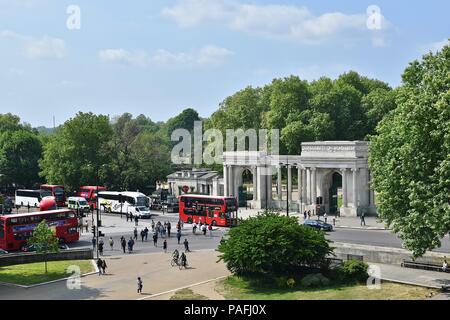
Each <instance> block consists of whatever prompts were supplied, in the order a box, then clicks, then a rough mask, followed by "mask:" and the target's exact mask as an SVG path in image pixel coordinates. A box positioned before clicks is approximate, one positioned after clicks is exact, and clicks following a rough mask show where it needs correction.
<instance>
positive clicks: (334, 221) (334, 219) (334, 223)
mask: <svg viewBox="0 0 450 320" xmlns="http://www.w3.org/2000/svg"><path fill="white" fill-rule="evenodd" d="M335 225H336V218H333V226H335Z"/></svg>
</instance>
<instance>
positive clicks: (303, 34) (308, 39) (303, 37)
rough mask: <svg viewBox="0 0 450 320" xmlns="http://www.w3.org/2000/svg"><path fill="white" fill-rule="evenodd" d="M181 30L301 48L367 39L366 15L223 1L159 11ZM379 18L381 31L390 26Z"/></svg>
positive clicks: (191, 1) (190, 1) (182, 1)
mask: <svg viewBox="0 0 450 320" xmlns="http://www.w3.org/2000/svg"><path fill="white" fill-rule="evenodd" d="M162 15H163V16H165V17H167V18H171V19H173V20H174V21H176V22H177V23H178V25H179V26H181V27H193V26H196V25H200V24H205V23H218V24H222V25H225V26H227V27H228V28H230V29H232V30H236V31H240V32H244V33H246V34H250V35H256V36H263V37H268V38H280V39H286V40H291V41H295V42H299V43H303V44H320V43H323V42H324V41H326V40H328V39H330V38H332V37H336V36H340V37H344V38H345V37H346V38H352V37H354V36H356V35H360V36H362V35H368V34H370V33H369V30H368V28H367V24H366V22H367V14H366V12H364V13H361V14H344V13H341V12H328V13H324V14H322V15H318V16H316V15H314V14H312V13H311V12H310V11H309V9H308V8H307V7H304V6H298V5H278V4H265V5H255V4H245V3H242V2H239V1H237V0H235V1H225V0H179V2H178V3H177V4H176V5H174V6H172V7H166V8H164V9H163V10H162ZM381 18H382V24H381V27H382V29H385V28H387V27H388V26H389V23H388V21H387V20H386V19H385V18H384V17H381Z"/></svg>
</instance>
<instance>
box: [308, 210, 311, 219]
mask: <svg viewBox="0 0 450 320" xmlns="http://www.w3.org/2000/svg"><path fill="white" fill-rule="evenodd" d="M308 219H311V210H308Z"/></svg>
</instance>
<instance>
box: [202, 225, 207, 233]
mask: <svg viewBox="0 0 450 320" xmlns="http://www.w3.org/2000/svg"><path fill="white" fill-rule="evenodd" d="M206 230H207V228H206V223H205V224H204V225H202V232H203V235H204V236H206Z"/></svg>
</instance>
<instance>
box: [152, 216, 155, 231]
mask: <svg viewBox="0 0 450 320" xmlns="http://www.w3.org/2000/svg"><path fill="white" fill-rule="evenodd" d="M152 232H155V221H153V219H152Z"/></svg>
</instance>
